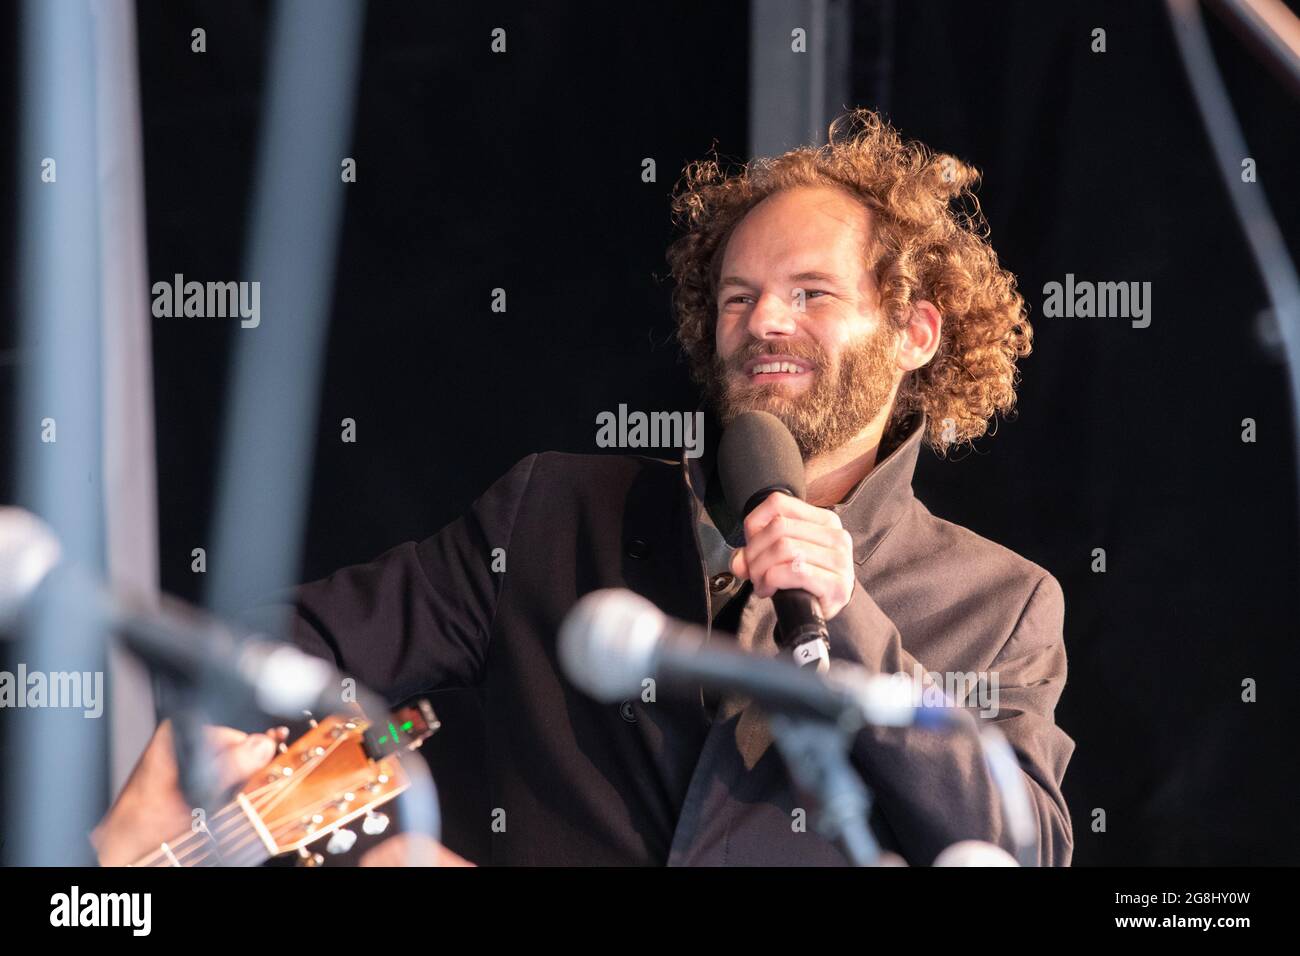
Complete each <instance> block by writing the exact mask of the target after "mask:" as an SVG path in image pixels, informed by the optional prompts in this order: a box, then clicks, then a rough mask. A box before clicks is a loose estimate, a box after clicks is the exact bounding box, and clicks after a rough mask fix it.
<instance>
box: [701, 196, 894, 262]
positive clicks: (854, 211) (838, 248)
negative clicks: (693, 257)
mask: <svg viewBox="0 0 1300 956" xmlns="http://www.w3.org/2000/svg"><path fill="white" fill-rule="evenodd" d="M869 229H870V213H869V211H868V210H867V209H866V208H865V207H864V206H863V205H862V204H861V203H859V202H857V201H856V200H855V199H853V198H852V197H851V196H849V195H848V194H847V193H845V192H844V191H842V190H839V189H833V188H829V187H799V188H797V189H790V190H783V191H781V192H778V193H774V194H773V195H771V196H768V197H767V198H766V199H764V200H763V201H762V202H760V203H759V204H758V205H756V206H755V207H754V208H753V209H751V210H750V211H749V213H747V214H746V216H745V217H744V218H743V219H742V220H741V221H740V223H739V224H738V225H737V226H736V230H735V232H734V233H733V234H732V236H731V240H730V241H729V242H728V243H727V248H726V251H725V253H724V255H723V259H722V263H721V265H722V269H721V275H720V277H719V281H720V283H722V284H725V283H726V282H727V280H728V279H732V278H741V279H747V278H751V277H750V276H748V275H747V272H749V271H752V270H754V269H757V268H762V269H763V270H764V271H768V270H770V269H772V268H773V267H775V268H776V269H777V270H778V271H779V273H780V274H781V275H782V276H783V277H784V278H788V279H791V280H795V281H813V280H822V281H832V280H836V279H838V280H840V281H850V280H852V279H853V278H855V277H856V276H857V275H860V274H861V271H862V268H863V262H862V255H863V251H864V247H865V245H866V239H867V235H868V232H869Z"/></svg>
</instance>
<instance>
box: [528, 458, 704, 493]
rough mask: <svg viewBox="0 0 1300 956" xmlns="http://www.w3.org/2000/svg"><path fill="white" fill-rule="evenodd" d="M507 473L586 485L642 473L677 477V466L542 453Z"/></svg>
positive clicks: (653, 460) (643, 460)
mask: <svg viewBox="0 0 1300 956" xmlns="http://www.w3.org/2000/svg"><path fill="white" fill-rule="evenodd" d="M511 470H512V471H518V470H524V471H526V472H527V473H528V475H529V477H530V480H531V481H533V482H537V483H547V484H549V483H557V482H558V483H565V484H574V483H579V484H584V485H586V484H592V483H597V484H598V483H599V482H601V481H608V480H612V479H619V478H628V477H635V476H637V475H642V474H645V475H652V476H655V477H661V478H664V479H676V478H680V475H681V463H680V462H676V461H670V460H668V459H663V458H649V457H647V456H644V455H584V454H577V453H574V452H565V451H542V452H535V453H534V454H532V455H529V456H527V457H526V458H523V459H521V460H520V461H519V462H518V463H517V464H516V465H515V466H514V468H513V469H511Z"/></svg>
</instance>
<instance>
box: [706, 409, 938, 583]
mask: <svg viewBox="0 0 1300 956" xmlns="http://www.w3.org/2000/svg"><path fill="white" fill-rule="evenodd" d="M708 424H709V425H710V426H713V427H710V428H708V430H707V431H706V433H705V434H706V436H707V437H708V438H711V439H712V440H706V442H705V449H706V450H705V454H704V455H702V456H701V457H699V458H687V457H686V456H685V455H683V456H682V471H683V478H684V479H685V482H686V486H687V489H688V490H689V491H690V493H691V495H692V496H693V497H694V499H695V501H696V503H697V504H698V505H699V508H700V511H701V512H704V515H703V516H702V517H704V520H706V521H708V518H707V509H706V508H705V499H706V489H707V485H708V477H709V476H710V475H711V474H712V473H713V461H714V453H715V451H716V449H717V436H718V434H719V428H718V427H717V426H716V423H715V422H714V421H713V420H712V418H711V417H710V419H709V423H708ZM925 426H926V417H925V414H924V413H922V412H916V413H914V414H913V415H912V417H911V418H909V419H908V420H907V422H906V423H905V424H904V425H903V428H902V435H903V437H902V439H901V440H900V441H899V442H898V443H897V444H896V445H895V446H894V447H893V448H892V449H890V450H889V451H888V452H887V453H886V455H885V458H884V460H883V461H878V462H876V464H875V466H874V467H873V468H872V469H871V471H870V473H868V474H867V476H866V477H865V478H863V479H862V480H861V481H860V482H858V484H857V487H855V488H854V489H853V490H852V491H851V492H849V494H848V497H846V498H845V499H844V500H843V501H842V502H840V503H839V504H837V505H833V506H832V507H831V509H830V510H831V511H833V512H835V513H836V514H837V515H839V517H840V521H841V523H842V524H843V525H844V528H845V530H847V531H848V532H849V533H850V534H851V535H853V559H854V561H855V562H856V563H858V564H862V563H863V562H864V561H866V560H867V558H869V557H870V556H871V554H872V552H874V551H875V550H876V548H877V547H878V546H879V545H880V543H881V542H882V541H884V540H885V536H886V535H887V534H889V532H890V530H891V529H892V528H893V527H894V525H896V524H897V523H898V520H899V519H900V518H901V517H902V516H903V514H904V512H905V511H906V510H907V508H908V506H909V505H910V503H911V501H912V499H913V498H914V497H915V496H914V495H913V493H912V476H913V474H914V473H915V472H916V460H917V456H918V455H919V454H920V450H921V440H922V438H923V437H924V435H925ZM710 523H711V522H710Z"/></svg>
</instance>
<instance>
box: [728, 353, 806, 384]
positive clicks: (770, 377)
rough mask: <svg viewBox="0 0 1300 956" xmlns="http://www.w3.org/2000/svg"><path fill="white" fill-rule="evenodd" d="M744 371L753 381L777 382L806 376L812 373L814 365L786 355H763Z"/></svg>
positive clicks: (745, 367) (750, 363)
mask: <svg viewBox="0 0 1300 956" xmlns="http://www.w3.org/2000/svg"><path fill="white" fill-rule="evenodd" d="M744 371H745V374H746V375H747V376H748V377H749V378H750V380H752V381H758V382H765V381H776V380H780V379H791V378H795V377H798V376H800V375H806V374H807V373H808V372H810V371H812V363H811V362H808V361H807V360H806V359H796V358H793V357H791V356H786V355H762V356H759V357H758V358H753V359H750V360H749V361H748V362H746V363H745V365H744Z"/></svg>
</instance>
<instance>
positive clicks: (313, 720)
mask: <svg viewBox="0 0 1300 956" xmlns="http://www.w3.org/2000/svg"><path fill="white" fill-rule="evenodd" d="M302 715H303V716H304V717H306V718H307V726H309V727H315V726H316V724H317V720H316V718H315V717H313V716H312V715H311V711H310V710H304V711H303V712H302Z"/></svg>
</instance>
